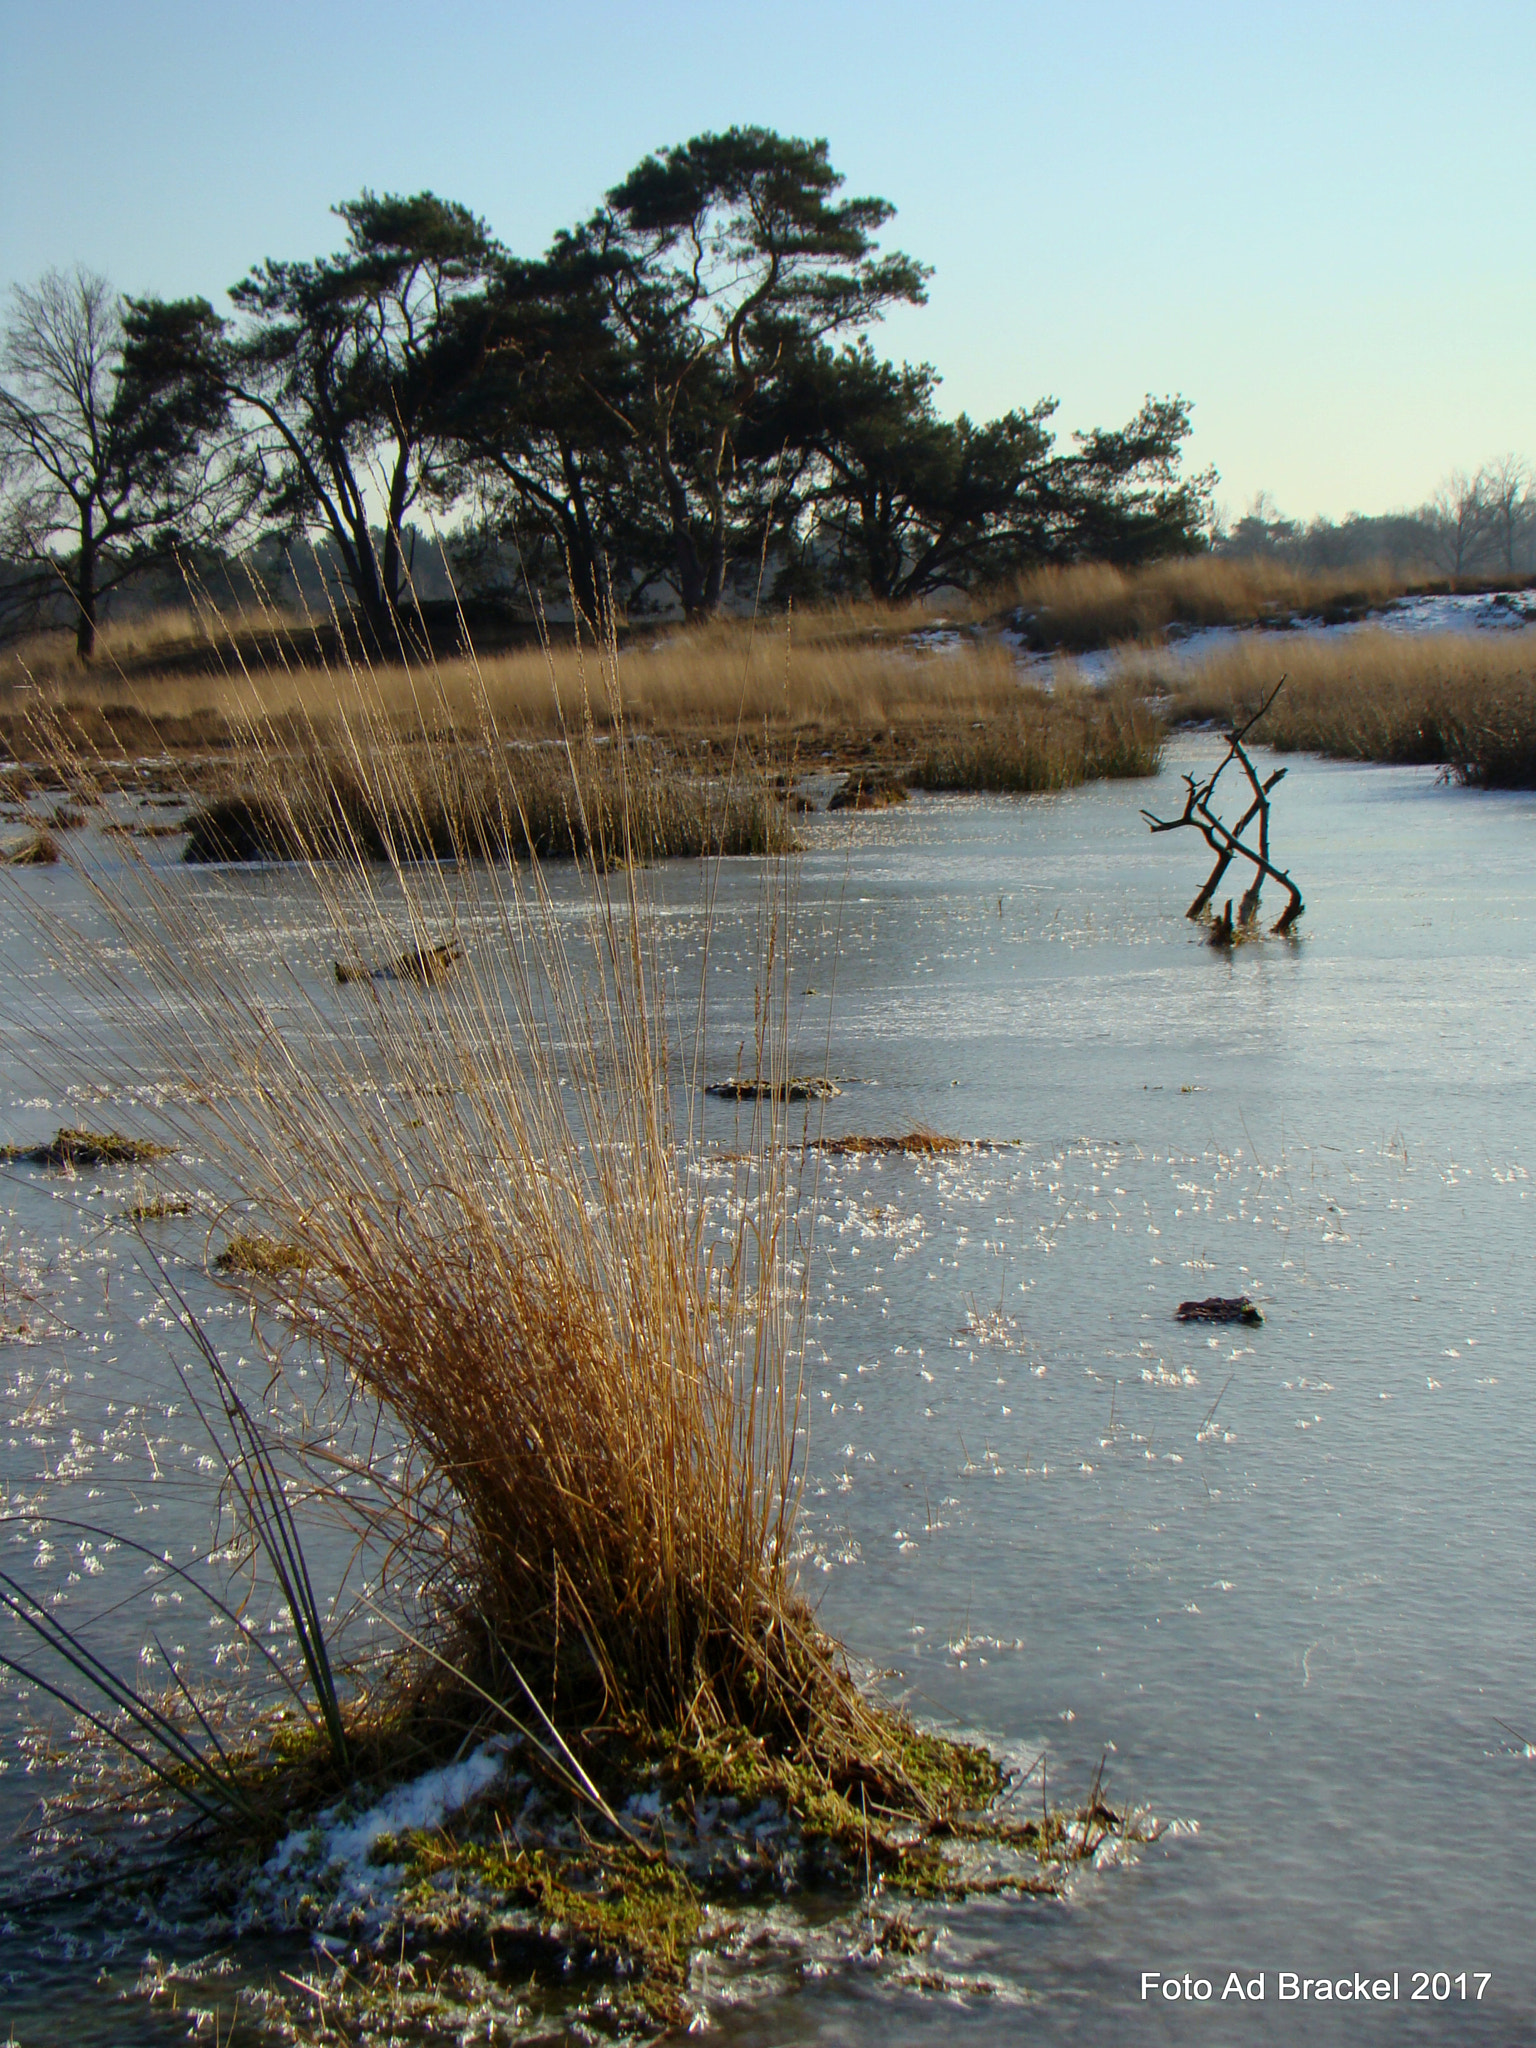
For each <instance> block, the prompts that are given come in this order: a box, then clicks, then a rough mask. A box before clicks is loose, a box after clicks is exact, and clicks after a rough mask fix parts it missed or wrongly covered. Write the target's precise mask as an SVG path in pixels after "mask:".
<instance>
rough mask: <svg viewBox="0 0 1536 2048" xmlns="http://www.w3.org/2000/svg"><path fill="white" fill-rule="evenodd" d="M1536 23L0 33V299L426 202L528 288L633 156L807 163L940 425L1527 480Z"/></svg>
mask: <svg viewBox="0 0 1536 2048" xmlns="http://www.w3.org/2000/svg"><path fill="white" fill-rule="evenodd" d="M1533 87H1536V0H1519V4H1498V0H1489V4H1482V5H1479V4H1475V0H1473V4H1468V5H1464V6H1451V5H1444V4H1434V5H1431V4H1423V5H1415V4H1401V0H1400V4H1395V5H1377V4H1370V5H1349V4H1347V0H1340V4H1335V5H1331V6H1322V5H1313V4H1310V0H1307V4H1294V0H1293V4H1288V5H1285V6H1269V7H1261V6H1252V5H1242V4H1232V0H1229V4H1226V5H1222V6H1207V5H1203V4H1177V0H1168V4H1163V5H1156V4H1152V0H1144V4H1140V5H1132V4H1123V0H1097V4H1094V0H1089V4H1069V0H1057V4H1054V5H1037V4H1033V0H1015V4H1012V5H1008V4H1004V0H950V4H946V5H928V6H920V5H912V4H906V0H881V4H879V5H872V4H865V0H819V4H806V0H778V4H774V5H768V6H756V7H747V6H744V5H738V4H735V0H707V4H705V0H652V4H649V5H645V6H638V5H636V6H628V5H618V4H613V0H565V4H563V5H558V6H540V7H533V6H529V5H525V4H523V0H504V4H500V5H496V4H490V0H442V4H440V5H438V6H437V7H435V8H424V7H406V6H402V5H398V4H396V0H369V4H366V5H363V4H357V0H306V4H295V0H261V4H245V5H233V4H229V0H198V4H188V0H112V4H107V0H51V4H47V5H43V4H39V0H0V178H3V183H0V195H3V196H0V285H9V284H11V283H13V282H16V281H18V280H23V281H24V280H27V279H30V278H32V277H34V276H36V274H37V273H38V272H39V271H40V270H42V269H44V268H45V267H47V266H48V265H50V264H59V265H68V264H71V263H73V262H76V261H82V262H85V263H87V264H90V265H92V266H93V267H95V268H98V269H101V270H104V271H105V272H106V273H107V274H108V275H109V276H111V277H112V278H113V279H114V281H115V282H117V283H118V284H120V285H121V286H123V287H124V288H126V289H129V290H133V291H160V292H167V293H183V292H192V291H202V292H205V293H207V294H208V296H209V297H211V298H213V299H214V300H215V303H219V302H220V298H221V294H222V292H223V291H224V290H225V289H226V288H227V287H228V286H229V285H230V284H232V283H233V282H234V281H235V280H236V279H237V278H238V277H239V276H240V275H241V274H242V273H243V272H244V271H245V270H246V269H247V268H248V267H249V266H250V265H251V264H252V263H253V262H254V261H256V260H257V259H258V258H260V257H262V256H267V255H272V256H302V255H310V254H315V253H318V252H320V251H322V250H325V249H328V248H331V247H334V246H335V242H336V224H335V223H334V222H333V221H331V220H330V219H329V218H328V213H327V209H328V207H329V206H330V205H331V204H332V203H333V202H334V201H336V200H339V199H343V198H347V197H350V196H351V195H352V194H354V193H356V192H357V191H358V190H359V189H360V188H361V187H362V186H364V185H371V186H373V187H374V188H375V189H378V190H398V191H414V190H418V189H420V188H422V187H424V186H429V187H431V188H432V189H433V190H435V191H437V192H440V193H442V194H444V195H445V196H447V197H452V198H456V199H462V200H464V201H465V202H466V203H467V204H469V205H471V206H472V207H474V208H475V210H476V211H477V212H480V213H482V214H484V215H485V216H486V217H487V218H488V219H489V221H490V223H491V225H492V227H493V228H494V229H495V231H496V232H497V233H498V234H499V235H500V236H501V238H502V239H503V240H504V241H506V242H507V243H509V244H510V245H511V246H512V247H513V248H515V249H517V250H519V251H521V252H523V253H528V254H533V253H536V252H538V251H539V250H540V249H542V248H543V247H544V245H545V244H546V242H547V241H548V238H549V236H550V234H551V232H552V231H553V230H554V229H555V228H557V227H559V226H561V225H563V224H566V223H568V222H571V221H573V220H575V219H578V218H579V217H581V216H582V215H583V214H585V213H586V212H587V211H588V210H589V209H590V208H591V207H592V206H593V205H594V204H595V203H596V202H597V200H598V199H599V198H600V196H601V194H602V192H603V191H604V189H605V188H606V187H607V186H608V185H610V184H612V183H614V182H615V181H616V180H617V179H618V178H619V177H620V176H622V174H623V173H624V172H625V171H626V170H628V169H629V168H630V167H631V165H632V164H633V163H634V162H635V161H636V160H637V159H638V158H639V157H640V156H641V155H642V154H644V152H645V151H646V150H648V149H651V148H655V147H658V146H661V145H664V144H666V143H669V142H674V141H681V140H683V139H685V138H686V137H687V136H689V135H692V134H695V133H697V132H699V131H700V130H702V129H706V128H721V127H726V126H729V125H730V124H731V123H732V122H760V123H763V124H765V125H768V126H771V127H776V128H779V129H781V130H783V131H784V132H786V133H796V134H806V135H825V136H826V137H827V138H828V139H829V141H830V143H831V145H832V157H833V161H834V163H836V165H837V166H838V167H839V169H841V170H842V171H843V172H844V173H845V174H846V177H847V180H848V190H849V191H851V192H876V193H879V194H881V195H883V196H884V197H886V198H888V199H890V200H892V201H893V202H894V204H895V205H896V207H897V208H898V214H897V218H896V221H895V222H894V223H893V226H892V229H891V230H890V236H889V239H890V240H891V241H892V242H893V243H895V244H897V245H899V246H901V247H904V248H906V249H908V250H910V251H911V252H912V253H913V254H914V255H916V256H919V257H921V258H922V259H923V261H925V262H927V263H931V264H932V265H934V267H935V275H934V279H933V284H932V290H931V299H930V304H929V305H928V307H927V308H925V309H923V310H921V311H916V312H910V313H903V314H902V315H901V316H900V317H899V318H896V319H893V320H891V321H889V322H888V323H887V324H886V326H885V328H884V330H883V332H882V333H880V334H877V337H876V339H877V342H878V343H879V344H880V345H881V346H883V347H885V348H886V349H888V350H889V351H890V352H891V353H892V354H895V355H909V356H912V357H914V358H917V357H921V358H926V359H927V360H929V361H931V362H933V363H934V364H936V365H937V367H938V368H939V369H940V371H941V372H942V373H943V376H944V380H945V381H944V386H943V397H944V399H945V402H946V403H947V404H948V406H949V407H950V409H951V410H955V411H958V410H959V409H961V408H962V407H963V408H965V409H966V410H968V411H970V412H971V413H972V414H974V415H986V414H991V413H995V412H998V411H1001V410H1004V409H1005V408H1006V407H1008V406H1009V405H1012V404H1018V403H1024V402H1027V401H1030V400H1032V399H1034V398H1035V397H1037V396H1039V395H1041V394H1044V393H1053V394H1054V395H1055V396H1057V397H1058V398H1059V399H1060V400H1061V412H1060V415H1059V416H1058V423H1059V424H1060V426H1061V427H1062V428H1063V429H1070V428H1072V427H1074V426H1089V425H1094V424H1117V423H1118V422H1120V421H1121V420H1123V419H1125V418H1126V417H1128V416H1129V415H1130V414H1131V413H1132V412H1133V411H1134V410H1135V408H1136V406H1137V405H1138V404H1139V402H1140V399H1141V396H1142V394H1143V393H1144V392H1145V391H1148V390H1152V391H1157V392H1164V391H1171V390H1181V391H1183V392H1184V393H1185V394H1186V395H1187V396H1189V397H1190V398H1192V399H1193V400H1194V401H1195V407H1196V409H1195V421H1196V429H1197V431H1196V435H1195V440H1194V451H1195V454H1196V456H1197V458H1198V459H1199V460H1200V461H1201V462H1214V463H1215V464H1216V465H1217V466H1218V467H1219V469H1220V470H1221V472H1222V483H1221V487H1220V492H1219V495H1220V496H1221V497H1222V498H1223V499H1225V500H1226V502H1227V504H1228V505H1229V507H1230V508H1231V509H1232V510H1233V511H1234V512H1235V511H1238V510H1241V509H1242V507H1243V506H1244V505H1245V504H1246V502H1247V501H1248V500H1249V499H1250V498H1251V496H1252V494H1253V493H1254V492H1255V491H1257V490H1259V489H1261V488H1264V489H1267V490H1269V491H1270V492H1271V493H1272V494H1273V495H1274V497H1275V498H1276V499H1277V500H1278V501H1279V502H1280V503H1281V504H1282V505H1283V506H1284V507H1285V508H1287V509H1288V510H1291V511H1292V512H1296V513H1301V514H1307V513H1311V512H1314V511H1325V512H1331V513H1335V514H1339V513H1343V512H1345V511H1347V510H1349V509H1350V508H1351V507H1360V508H1363V509H1366V510H1381V509H1385V508H1387V507H1389V506H1392V505H1396V504H1401V503H1406V502H1412V501H1416V500H1418V499H1421V498H1423V497H1424V496H1426V495H1427V494H1428V493H1429V492H1430V491H1431V490H1432V489H1433V487H1434V486H1435V484H1436V483H1437V481H1438V480H1439V479H1440V478H1441V477H1442V476H1443V474H1444V473H1445V472H1446V471H1447V470H1448V469H1450V468H1451V467H1452V466H1453V465H1456V464H1461V465H1466V466H1474V467H1475V466H1476V465H1477V464H1478V463H1479V462H1481V461H1483V460H1485V459H1487V458H1489V457H1491V456H1493V455H1496V454H1498V453H1501V452H1502V451H1504V450H1505V449H1509V448H1515V449H1518V450H1521V451H1523V452H1525V453H1527V454H1529V455H1531V456H1532V457H1536V255H1533V251H1536V231H1533V226H1532V202H1533V197H1536V176H1533V173H1536V95H1533Z"/></svg>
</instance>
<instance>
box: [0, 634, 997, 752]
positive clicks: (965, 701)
mask: <svg viewBox="0 0 1536 2048" xmlns="http://www.w3.org/2000/svg"><path fill="white" fill-rule="evenodd" d="M834 628H835V630H834ZM109 663H110V643H108V657H107V658H105V659H104V660H103V662H102V663H101V664H100V665H99V666H98V667H97V668H96V669H94V670H92V671H89V672H77V673H73V674H64V675H60V676H54V677H49V676H46V675H44V674H43V673H42V672H41V671H39V672H38V673H37V676H36V680H35V687H32V688H28V689H26V690H23V691H22V692H21V693H20V695H17V694H16V692H15V691H13V692H12V693H11V701H10V703H9V705H8V706H4V705H0V729H3V736H5V737H8V738H9V739H10V743H11V747H12V751H13V752H17V753H21V752H24V751H26V748H25V745H24V744H18V742H19V741H21V740H22V738H23V735H24V734H25V732H26V731H27V729H28V726H29V723H30V724H31V725H35V724H36V722H37V721H38V720H39V719H40V718H44V717H47V718H52V719H54V720H56V721H58V722H60V723H62V724H65V725H67V726H69V727H71V728H72V729H73V730H74V731H75V732H76V734H77V735H78V738H79V740H80V741H81V742H82V743H84V744H87V745H90V746H92V747H96V748H100V749H102V750H106V751H110V750H112V749H113V748H119V749H123V750H127V751H134V752H148V751H154V750H158V748H160V747H162V746H170V747H173V748H187V747H215V746H228V745H231V744H239V743H240V741H241V736H242V735H243V734H245V733H246V732H248V731H249V730H251V729H253V728H257V727H259V728H261V729H263V730H268V731H271V732H273V733H274V734H276V733H282V732H284V731H286V732H288V733H290V734H295V733H299V732H310V731H313V732H318V733H324V732H327V731H329V730H331V729H333V728H336V727H337V726H338V722H340V723H348V722H351V721H352V716H353V714H352V712H351V710H350V709H349V699H350V696H351V692H352V673H353V671H352V670H350V669H349V668H348V667H347V665H346V664H345V663H341V664H329V665H323V664H322V665H317V664H314V663H305V662H301V661H299V660H297V659H295V660H294V661H293V662H291V663H289V664H288V665H286V666H282V665H278V664H275V663H274V664H271V665H268V666H261V667H256V666H250V665H246V666H244V667H242V666H240V665H239V664H238V663H236V662H233V661H232V662H231V663H230V665H229V667H228V668H227V670H226V671H225V672H224V673H221V674H190V675H189V674H184V673H174V672H168V673H153V672H138V671H134V672H128V671H126V670H125V671H123V672H122V673H118V672H116V671H114V670H113V669H112V668H111V667H110V665H109ZM368 687H369V695H370V717H371V718H378V719H382V720H383V721H384V722H386V723H387V725H388V727H389V730H390V732H391V735H392V736H393V737H406V738H410V737H419V736H421V735H422V733H423V730H424V728H423V722H422V716H421V699H422V673H421V671H420V670H418V669H417V668H415V667H413V666H408V665H406V664H405V663H399V664H395V665H393V666H380V667H378V668H376V669H373V670H371V671H370V673H369V685H368ZM1017 687H1018V674H1017V669H1016V667H1015V664H1014V662H1013V659H1012V655H1011V651H1010V650H1009V649H1008V648H1006V647H1003V646H999V645H997V644H996V643H991V642H986V643H969V642H967V643H965V644H962V645H960V646H958V647H953V648H945V649H925V648H922V647H913V646H912V645H910V644H908V643H907V642H906V641H905V639H904V637H903V634H902V633H884V634H877V633H875V632H874V631H873V630H872V628H871V629H870V630H866V627H865V624H864V622H863V621H862V620H860V619H858V618H857V617H853V618H849V617H848V615H843V614H839V615H837V616H836V618H835V619H833V618H823V619H820V620H819V621H818V624H817V625H816V626H815V627H812V628H805V627H804V622H803V621H800V620H798V619H797V620H794V621H789V622H786V623H785V624H784V625H783V626H780V627H776V628H775V629H771V630H770V629H769V628H767V627H757V628H753V627H752V626H750V625H748V624H745V623H743V622H740V621H720V622H716V623H715V624H713V625H710V626H705V627H702V628H695V629H688V630H686V631H685V630H683V629H681V628H679V629H678V630H677V631H676V632H675V633H670V634H667V635H664V636H661V637H659V638H657V639H655V640H652V641H649V642H646V643H640V642H637V641H631V642H630V643H629V644H627V645H626V646H625V647H624V649H623V651H622V652H621V653H619V654H618V655H617V656H616V658H615V659H614V660H613V661H611V662H608V661H605V662H602V663H599V662H598V661H596V660H595V659H594V658H593V656H592V654H591V651H590V650H584V649H581V648H578V647H576V646H575V645H565V646H562V647H559V648H557V649H555V650H554V651H553V652H552V653H547V652H545V651H543V650H541V649H538V648H529V649H517V650H512V651H510V652H505V653H501V654H494V655H487V656H485V657H484V658H472V657H468V656H464V657H444V658H442V659H441V660H440V661H438V662H437V663H436V664H435V665H434V668H433V671H432V686H431V695H432V711H433V719H432V731H433V733H434V735H435V734H437V733H440V732H443V731H451V732H452V733H454V734H456V735H458V736H460V737H465V738H468V737H470V736H475V737H478V732H479V726H480V722H481V720H482V718H483V717H484V716H489V717H490V718H492V719H493V720H494V722H495V724H496V727H497V730H498V732H499V733H500V734H501V735H502V736H503V737H504V738H505V739H506V740H509V741H510V740H515V739H537V738H551V737H556V736H558V735H559V734H560V733H562V732H563V731H565V730H568V729H580V728H581V727H583V726H585V725H588V724H590V726H591V727H592V728H593V729H594V730H595V731H597V732H599V733H604V732H612V731H614V730H615V729H617V728H618V727H619V726H621V725H622V726H623V727H624V729H626V730H627V731H628V732H630V733H631V734H632V735H651V736H665V737H667V738H669V739H677V740H680V741H683V742H687V741H690V740H695V739H704V740H717V741H718V740H722V739H723V740H724V741H726V742H727V743H728V744H734V743H735V742H736V741H737V740H739V739H740V738H742V737H743V736H745V737H746V738H747V739H749V740H759V741H760V740H763V739H771V740H772V741H773V742H774V743H775V744H779V743H782V742H783V741H785V740H789V741H794V740H801V741H806V740H810V739H814V738H818V737H819V736H821V735H823V734H835V733H843V732H849V731H858V732H861V733H870V732H874V733H881V734H885V733H890V732H893V731H894V732H896V733H898V734H905V733H919V734H920V733H922V732H924V731H931V730H933V729H935V728H948V727H952V726H956V725H964V724H966V723H968V722H969V721H970V720H972V719H976V718H986V717H992V716H996V715H998V714H999V713H1000V712H1001V711H1003V710H1004V709H1006V708H1007V706H1008V703H1009V701H1010V699H1011V698H1012V696H1013V694H1014V692H1015V691H1016V690H1017Z"/></svg>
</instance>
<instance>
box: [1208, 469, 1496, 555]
mask: <svg viewBox="0 0 1536 2048" xmlns="http://www.w3.org/2000/svg"><path fill="white" fill-rule="evenodd" d="M1212 544H1213V546H1214V548H1215V550H1216V552H1217V553H1218V554H1222V555H1232V556H1252V555H1270V556H1278V557H1281V558H1283V559H1285V560H1288V561H1291V562H1294V563H1295V564H1296V566H1297V567H1298V568H1304V569H1358V568H1364V567H1365V566H1367V565H1368V564H1370V563H1373V562H1386V563H1388V564H1390V565H1392V566H1393V567H1396V568H1398V569H1402V570H1405V571H1434V572H1437V573H1438V574H1440V575H1442V576H1449V577H1460V576H1465V577H1471V578H1478V579H1487V578H1490V577H1508V578H1510V579H1515V578H1519V577H1527V576H1533V575H1536V472H1533V471H1532V468H1531V465H1530V463H1529V462H1527V461H1526V460H1525V459H1524V458H1523V457H1521V456H1518V455H1505V456H1501V457H1500V458H1499V460H1498V461H1496V462H1490V463H1486V464H1485V465H1484V466H1483V468H1481V469H1479V470H1477V471H1476V472H1475V473H1472V474H1469V473H1468V472H1466V471H1465V470H1453V471H1452V472H1451V474H1450V476H1448V477H1447V478H1446V480H1445V482H1444V483H1443V484H1442V485H1441V486H1440V488H1439V490H1438V491H1436V493H1435V495H1434V496H1433V497H1432V498H1431V499H1430V500H1429V501H1428V503H1427V504H1424V505H1420V506H1418V507H1417V508H1416V509H1414V510H1413V511H1408V512H1389V513H1384V514H1377V515H1375V516H1370V515H1367V514H1365V513H1362V512H1352V513H1351V514H1350V515H1349V517H1348V518H1347V519H1342V520H1333V519H1313V520H1311V521H1310V522H1307V523H1303V522H1301V521H1299V520H1295V519H1287V518H1285V517H1284V516H1283V515H1282V514H1281V513H1280V512H1278V511H1277V510H1276V508H1275V507H1274V505H1273V504H1272V503H1271V502H1270V501H1269V499H1268V498H1267V497H1265V496H1263V495H1262V494H1261V495H1260V496H1259V497H1258V498H1257V499H1256V500H1255V501H1254V503H1253V505H1252V507H1251V508H1250V509H1249V510H1248V511H1247V512H1246V513H1245V514H1244V515H1243V517H1242V518H1241V519H1238V520H1236V521H1235V522H1234V523H1233V524H1231V525H1230V526H1228V525H1227V524H1225V523H1224V522H1220V521H1218V522H1217V523H1216V525H1215V527H1214V530H1213V535H1212Z"/></svg>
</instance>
